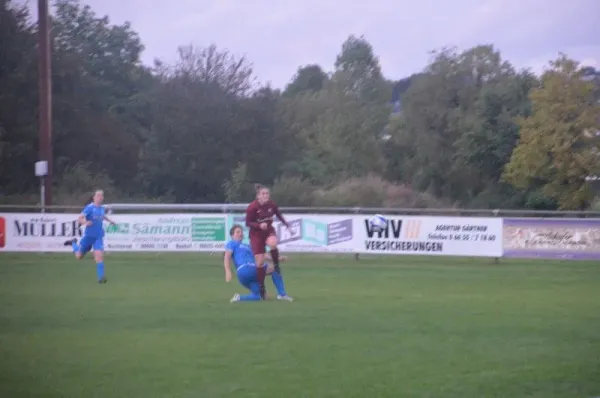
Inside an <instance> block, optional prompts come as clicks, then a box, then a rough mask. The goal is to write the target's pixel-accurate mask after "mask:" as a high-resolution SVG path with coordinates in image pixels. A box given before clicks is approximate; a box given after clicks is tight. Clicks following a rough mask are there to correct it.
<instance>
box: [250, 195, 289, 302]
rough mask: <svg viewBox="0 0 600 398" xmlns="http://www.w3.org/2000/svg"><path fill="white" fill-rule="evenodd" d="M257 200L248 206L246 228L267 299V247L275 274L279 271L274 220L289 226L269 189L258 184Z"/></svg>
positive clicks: (263, 295) (258, 277)
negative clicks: (267, 247) (272, 198)
mask: <svg viewBox="0 0 600 398" xmlns="http://www.w3.org/2000/svg"><path fill="white" fill-rule="evenodd" d="M255 188H256V200H255V201H253V202H252V203H250V204H249V205H248V208H247V209H246V226H247V227H248V228H250V234H249V235H250V248H251V249H252V253H254V258H255V260H256V266H257V279H258V283H259V285H260V289H261V296H262V297H263V299H264V297H265V275H266V271H267V270H266V268H265V267H264V266H263V264H264V263H265V252H266V246H269V248H270V254H271V259H272V261H273V266H274V267H275V270H274V271H275V272H278V273H280V272H281V271H280V269H279V250H278V249H277V234H276V233H275V229H274V228H273V218H274V217H275V216H277V218H278V219H279V221H281V222H282V223H283V225H285V226H286V227H287V228H289V225H288V223H287V221H286V220H285V218H284V217H283V216H282V215H281V212H280V211H279V207H278V206H277V204H275V202H273V201H272V200H271V199H270V192H269V188H267V187H265V186H264V185H260V184H256V185H255Z"/></svg>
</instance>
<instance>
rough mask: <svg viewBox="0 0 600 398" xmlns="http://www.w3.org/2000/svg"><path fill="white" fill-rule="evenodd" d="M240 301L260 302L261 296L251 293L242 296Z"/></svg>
mask: <svg viewBox="0 0 600 398" xmlns="http://www.w3.org/2000/svg"><path fill="white" fill-rule="evenodd" d="M240 301H260V294H256V293H250V294H244V295H240Z"/></svg>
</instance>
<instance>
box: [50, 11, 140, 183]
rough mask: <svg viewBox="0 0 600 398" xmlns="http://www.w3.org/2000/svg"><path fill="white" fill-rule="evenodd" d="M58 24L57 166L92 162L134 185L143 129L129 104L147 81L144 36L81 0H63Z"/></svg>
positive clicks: (55, 23) (97, 169) (93, 167)
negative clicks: (142, 60)
mask: <svg viewBox="0 0 600 398" xmlns="http://www.w3.org/2000/svg"><path fill="white" fill-rule="evenodd" d="M52 24H53V28H52V35H53V44H54V49H53V54H52V55H53V65H52V83H53V86H52V88H53V108H54V109H53V114H54V124H53V133H54V134H53V139H54V151H55V158H56V162H55V168H56V169H57V170H56V174H57V175H61V174H63V171H64V170H66V169H68V168H70V167H73V166H75V165H77V164H79V163H82V162H85V163H86V164H87V165H88V168H89V170H90V172H92V173H106V174H107V175H108V176H110V177H111V179H113V180H114V181H115V183H116V184H117V185H118V186H120V187H121V188H122V189H123V190H125V191H131V190H133V187H131V181H132V180H133V179H134V178H135V175H136V173H137V154H138V152H139V150H140V148H141V145H142V140H143V135H142V132H141V129H142V128H141V126H140V125H139V124H138V123H137V122H135V120H134V119H132V118H130V117H128V116H127V115H124V112H123V111H122V110H123V109H124V108H125V107H126V106H127V105H128V104H130V103H131V102H132V101H133V99H134V98H136V97H138V96H139V95H140V93H141V92H143V91H144V90H146V89H147V84H148V79H149V78H148V74H147V72H146V70H145V69H144V68H143V67H142V66H141V63H140V54H141V52H142V51H143V48H144V47H143V45H142V44H141V41H140V38H139V36H138V34H137V33H136V32H135V31H133V30H132V29H131V26H130V24H129V23H127V22H126V23H124V24H122V25H117V24H111V23H110V21H109V19H108V17H106V16H103V17H99V16H97V15H96V14H95V13H94V12H93V10H92V9H91V8H90V7H89V6H82V5H81V4H80V2H79V1H76V0H59V1H57V2H56V3H55V15H54V18H53V21H52ZM82 147H86V148H94V150H92V151H81V148H82ZM57 183H58V184H60V183H61V182H60V180H57Z"/></svg>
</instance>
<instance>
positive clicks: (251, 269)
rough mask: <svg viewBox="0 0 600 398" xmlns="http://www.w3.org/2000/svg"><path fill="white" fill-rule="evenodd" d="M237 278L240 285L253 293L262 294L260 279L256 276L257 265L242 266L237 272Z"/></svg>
mask: <svg viewBox="0 0 600 398" xmlns="http://www.w3.org/2000/svg"><path fill="white" fill-rule="evenodd" d="M237 278H238V281H240V284H241V285H242V286H244V287H245V288H246V289H248V290H250V291H251V292H252V293H256V294H260V285H259V284H258V278H257V275H256V265H254V264H247V265H242V266H241V267H240V268H238V270H237Z"/></svg>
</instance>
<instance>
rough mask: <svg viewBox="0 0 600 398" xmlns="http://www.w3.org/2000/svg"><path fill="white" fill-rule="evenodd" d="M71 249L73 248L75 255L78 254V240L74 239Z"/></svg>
mask: <svg viewBox="0 0 600 398" xmlns="http://www.w3.org/2000/svg"><path fill="white" fill-rule="evenodd" d="M71 247H72V248H73V253H77V252H78V251H79V245H78V244H77V240H76V239H73V242H71Z"/></svg>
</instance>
